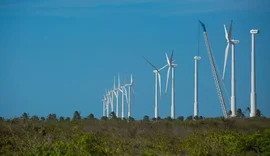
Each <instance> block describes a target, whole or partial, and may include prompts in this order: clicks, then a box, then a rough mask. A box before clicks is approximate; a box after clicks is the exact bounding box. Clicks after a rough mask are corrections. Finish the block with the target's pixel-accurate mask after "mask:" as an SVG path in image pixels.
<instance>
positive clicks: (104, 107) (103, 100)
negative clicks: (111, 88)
mask: <svg viewBox="0 0 270 156" xmlns="http://www.w3.org/2000/svg"><path fill="white" fill-rule="evenodd" d="M105 110H106V95H104V97H103V99H102V116H105V114H106V113H105Z"/></svg>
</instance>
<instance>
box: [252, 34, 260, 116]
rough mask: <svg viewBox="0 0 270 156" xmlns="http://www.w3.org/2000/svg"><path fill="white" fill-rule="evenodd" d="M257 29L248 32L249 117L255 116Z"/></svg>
mask: <svg viewBox="0 0 270 156" xmlns="http://www.w3.org/2000/svg"><path fill="white" fill-rule="evenodd" d="M259 33H260V31H259V30H257V29H252V30H250V34H251V93H250V117H255V116H256V76H255V75H256V74H255V34H259Z"/></svg>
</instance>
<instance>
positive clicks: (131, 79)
mask: <svg viewBox="0 0 270 156" xmlns="http://www.w3.org/2000/svg"><path fill="white" fill-rule="evenodd" d="M130 84H131V85H133V77H132V74H131V76H130Z"/></svg>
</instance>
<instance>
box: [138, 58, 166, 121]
mask: <svg viewBox="0 0 270 156" xmlns="http://www.w3.org/2000/svg"><path fill="white" fill-rule="evenodd" d="M143 58H144V57H143ZM144 59H145V61H146V62H147V63H149V64H150V65H151V66H152V67H153V68H154V73H155V119H157V118H158V86H159V91H160V96H161V76H160V71H161V70H162V69H164V68H165V67H166V66H168V64H166V65H165V66H163V67H162V68H160V69H158V68H157V67H156V66H154V65H153V64H152V63H151V62H150V61H148V60H147V59H146V58H144ZM158 82H159V83H158ZM158 84H159V85H158Z"/></svg>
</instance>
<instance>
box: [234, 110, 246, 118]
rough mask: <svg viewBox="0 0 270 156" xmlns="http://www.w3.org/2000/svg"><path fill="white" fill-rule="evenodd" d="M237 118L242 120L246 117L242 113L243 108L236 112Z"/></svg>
mask: <svg viewBox="0 0 270 156" xmlns="http://www.w3.org/2000/svg"><path fill="white" fill-rule="evenodd" d="M236 117H240V118H243V117H245V114H244V113H243V112H242V109H241V108H238V109H237V111H236Z"/></svg>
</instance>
